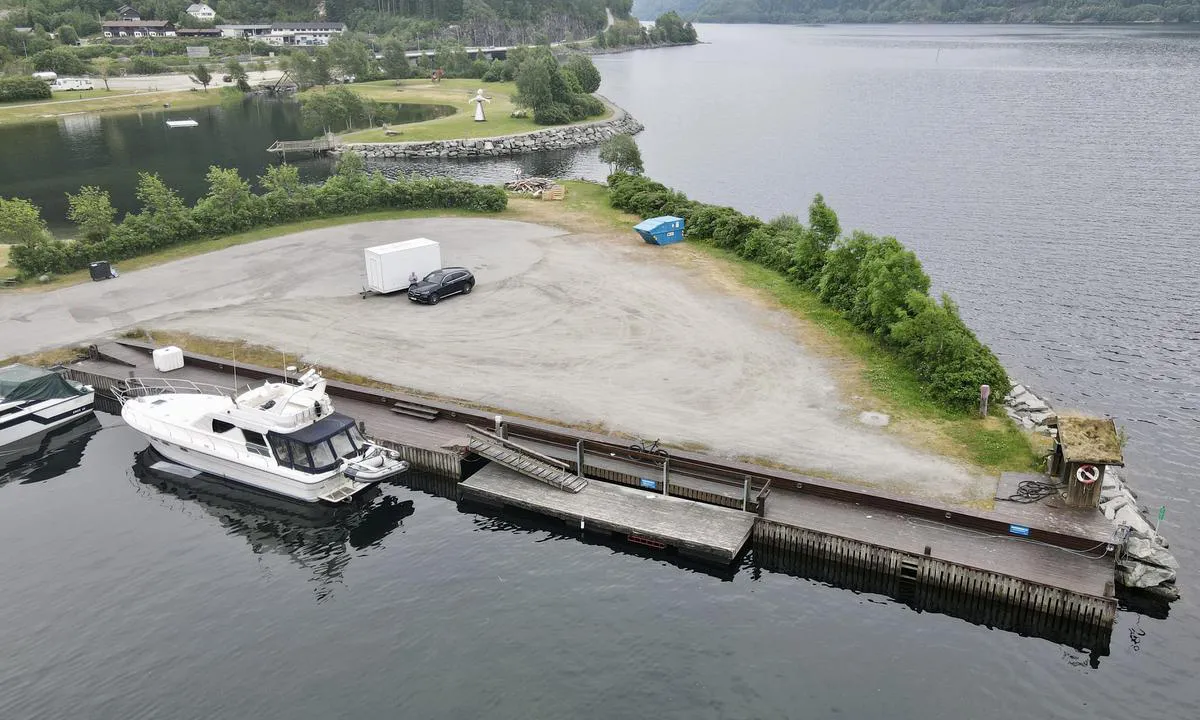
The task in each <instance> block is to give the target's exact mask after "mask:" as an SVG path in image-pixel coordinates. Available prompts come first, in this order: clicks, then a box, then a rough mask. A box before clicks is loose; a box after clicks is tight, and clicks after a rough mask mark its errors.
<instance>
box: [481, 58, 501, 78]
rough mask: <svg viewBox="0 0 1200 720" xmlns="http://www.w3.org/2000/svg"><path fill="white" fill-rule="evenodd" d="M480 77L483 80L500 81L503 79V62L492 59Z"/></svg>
mask: <svg viewBox="0 0 1200 720" xmlns="http://www.w3.org/2000/svg"><path fill="white" fill-rule="evenodd" d="M480 79H482V80H483V81H484V82H500V81H501V80H503V79H504V63H502V62H500V61H499V60H493V61H492V62H491V64H490V65H488V67H487V71H485V72H484V73H483V76H482V77H481V78H480Z"/></svg>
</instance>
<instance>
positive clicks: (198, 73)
mask: <svg viewBox="0 0 1200 720" xmlns="http://www.w3.org/2000/svg"><path fill="white" fill-rule="evenodd" d="M192 80H194V81H195V82H198V83H200V84H201V85H203V86H204V92H208V85H209V83H211V82H212V72H211V71H209V69H208V66H207V65H205V64H204V63H200V64H199V65H197V66H196V69H195V70H193V71H192Z"/></svg>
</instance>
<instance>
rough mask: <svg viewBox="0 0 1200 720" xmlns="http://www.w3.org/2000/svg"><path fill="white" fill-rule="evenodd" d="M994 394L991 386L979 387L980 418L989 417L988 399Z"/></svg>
mask: <svg viewBox="0 0 1200 720" xmlns="http://www.w3.org/2000/svg"><path fill="white" fill-rule="evenodd" d="M991 394H992V388H991V386H989V385H980V386H979V416H980V417H987V411H988V397H989V396H991Z"/></svg>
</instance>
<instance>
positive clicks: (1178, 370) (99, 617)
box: [0, 26, 1200, 720]
mask: <svg viewBox="0 0 1200 720" xmlns="http://www.w3.org/2000/svg"><path fill="white" fill-rule="evenodd" d="M700 34H701V36H702V38H704V39H705V40H707V41H709V43H711V44H706V45H701V46H697V47H692V48H671V49H663V50H649V51H639V52H635V53H629V54H625V55H614V56H604V57H599V58H597V59H596V62H597V65H598V66H599V67H600V68H601V71H602V73H603V74H604V77H605V80H604V86H603V88H602V92H603V93H604V94H606V95H607V96H608V97H610V98H611V99H613V100H614V101H616V102H617V103H619V104H621V105H622V106H624V107H626V108H627V109H629V110H630V111H631V112H632V113H633V114H634V115H636V116H637V117H638V118H639V119H640V120H642V121H643V122H644V123H645V124H646V126H647V130H646V132H645V133H643V134H642V135H641V136H639V138H638V142H639V144H640V146H641V148H642V152H643V155H644V157H645V160H646V165H647V169H648V171H649V172H650V174H651V175H653V176H654V177H656V178H659V179H661V180H663V181H665V182H668V183H669V184H671V185H673V186H675V187H677V188H679V189H681V190H683V191H685V192H687V193H689V194H690V195H692V196H694V197H697V198H699V199H703V200H709V201H716V202H721V203H727V204H730V205H734V206H737V207H740V208H743V209H745V210H748V211H753V212H757V213H760V214H762V215H764V216H773V215H776V214H779V213H781V212H795V213H799V214H803V213H804V209H805V207H806V206H807V203H808V201H809V199H810V198H811V197H812V195H813V194H814V193H816V192H822V193H824V194H825V196H826V198H827V200H828V201H829V202H830V203H831V204H832V205H833V207H834V208H836V209H837V210H838V212H839V213H840V215H841V218H842V221H843V226H844V227H846V228H863V229H866V230H870V231H873V232H879V233H890V234H895V235H896V236H897V237H899V238H900V239H901V240H902V241H903V242H905V243H906V244H908V245H910V246H911V247H913V248H914V249H916V250H917V252H918V254H919V255H920V257H921V258H922V260H923V262H924V263H925V267H926V269H927V270H928V272H929V273H930V275H931V276H932V277H933V279H934V282H935V284H936V285H937V286H938V288H939V289H943V290H946V291H947V292H949V293H951V294H952V295H953V296H954V297H955V298H956V299H957V300H958V301H959V303H960V305H961V306H962V309H963V314H964V315H965V316H966V317H967V319H968V320H969V322H970V323H971V324H972V326H973V327H975V328H977V329H978V331H979V332H980V335H981V336H982V337H983V338H984V339H985V340H986V341H987V342H989V343H990V344H991V345H992V347H993V348H995V349H996V351H997V352H998V354H999V355H1000V356H1001V358H1002V359H1003V360H1004V362H1005V364H1006V365H1007V366H1008V367H1009V368H1010V370H1011V371H1012V374H1013V376H1014V378H1015V379H1017V380H1018V381H1023V382H1027V383H1028V384H1029V385H1030V386H1032V387H1033V388H1034V389H1035V390H1036V391H1038V392H1040V393H1043V394H1045V395H1047V396H1048V397H1049V398H1050V399H1051V400H1052V401H1053V402H1054V403H1055V404H1056V405H1058V406H1059V407H1063V408H1081V409H1085V410H1088V411H1092V412H1101V413H1110V414H1112V415H1113V416H1114V417H1115V418H1116V419H1117V422H1118V423H1119V424H1121V425H1123V426H1124V427H1125V428H1126V429H1127V431H1128V433H1129V436H1130V442H1129V446H1128V448H1127V461H1128V464H1129V465H1130V467H1129V475H1130V476H1131V478H1132V481H1133V483H1134V485H1135V488H1136V489H1138V490H1139V492H1140V493H1141V499H1142V501H1143V502H1145V503H1147V504H1149V505H1151V506H1155V507H1157V506H1159V505H1164V504H1165V505H1166V506H1167V508H1168V510H1167V515H1166V520H1165V522H1164V523H1163V530H1164V533H1165V534H1166V535H1167V537H1168V538H1170V539H1171V541H1172V549H1173V551H1174V552H1175V553H1176V555H1177V556H1178V558H1179V560H1180V562H1181V563H1182V564H1183V568H1182V570H1181V574H1182V579H1181V585H1182V589H1183V592H1184V598H1183V599H1182V600H1181V601H1179V602H1177V603H1175V604H1174V605H1173V606H1172V607H1171V612H1170V614H1169V616H1168V617H1167V618H1165V619H1163V618H1160V619H1156V618H1151V617H1146V616H1141V615H1137V614H1135V613H1132V612H1127V611H1126V612H1122V613H1121V615H1120V617H1119V619H1118V625H1117V628H1116V630H1115V631H1114V634H1113V638H1112V643H1111V645H1110V647H1109V648H1108V654H1107V655H1105V656H1102V657H1098V658H1089V656H1088V655H1087V654H1086V653H1083V652H1080V651H1077V650H1074V649H1071V648H1068V647H1064V646H1061V645H1057V644H1054V643H1052V642H1049V641H1047V640H1044V639H1038V638H1029V637H1021V636H1020V635H1018V634H1014V633H1010V632H1003V631H998V630H991V629H988V628H986V627H981V626H977V625H972V624H969V623H967V622H964V621H962V620H958V619H955V618H952V617H948V616H944V615H937V614H932V613H916V612H914V611H912V610H911V609H909V608H907V607H905V606H903V605H900V604H898V603H895V602H892V601H890V600H887V599H886V598H880V597H877V596H873V595H867V594H855V593H851V592H848V591H844V590H838V589H835V588H831V587H827V586H825V585H823V584H821V583H819V582H815V581H809V580H803V579H798V578H794V577H789V576H785V575H781V574H777V573H772V572H768V571H764V570H760V569H756V568H753V567H751V566H749V565H748V566H747V567H744V568H743V569H741V570H740V571H739V572H738V573H736V574H734V575H732V576H724V577H716V576H713V575H709V574H705V573H700V572H695V571H692V570H688V569H686V568H681V567H677V566H675V565H671V564H667V563H665V562H662V561H660V560H655V559H652V558H646V557H640V556H637V555H634V554H628V553H623V552H617V551H615V550H613V549H612V548H609V547H607V546H605V545H596V544H585V543H580V542H578V541H577V540H574V539H571V538H564V537H561V536H558V535H555V534H553V533H551V532H548V531H546V530H537V529H522V528H518V527H513V526H511V525H508V524H506V523H505V522H502V521H498V520H495V519H490V518H486V517H483V516H479V515H475V514H472V513H469V512H460V511H459V510H458V509H456V507H455V505H454V503H453V502H451V501H448V500H445V499H442V498H440V497H438V496H436V495H435V494H430V493H426V492H421V491H418V490H412V489H409V488H406V487H389V488H387V490H386V493H385V496H384V497H381V498H379V499H377V500H376V502H375V504H374V506H373V507H372V508H371V509H370V510H369V511H368V512H366V513H364V514H362V515H360V516H354V517H347V518H297V517H295V516H293V515H288V514H283V513H280V512H277V511H275V510H272V509H269V508H263V507H260V506H257V505H253V504H248V503H246V502H245V501H244V500H242V499H239V498H230V497H227V496H226V495H216V494H213V493H211V492H197V491H195V489H194V488H193V487H192V486H183V487H180V486H178V485H177V484H174V483H171V482H170V481H167V480H163V479H161V478H159V477H157V476H155V475H153V474H152V473H150V474H148V473H147V472H146V471H145V470H144V469H142V468H140V467H139V466H138V456H137V452H138V451H139V450H141V449H142V448H144V447H145V443H144V442H143V441H141V440H140V439H139V438H138V437H137V436H136V435H135V434H134V433H132V432H131V431H129V430H128V429H126V428H124V427H123V426H122V425H121V423H120V422H119V420H117V419H116V418H114V417H112V416H108V415H102V416H101V418H100V421H99V423H98V425H99V426H101V429H99V430H96V431H95V432H91V433H88V432H81V433H80V434H79V436H78V437H75V438H67V439H65V440H63V441H61V442H59V443H58V445H60V446H61V447H60V448H59V449H58V450H56V451H55V452H54V453H52V454H50V456H49V457H48V458H47V459H44V460H42V461H39V462H38V463H32V464H31V463H23V464H22V465H21V466H20V467H21V469H20V470H18V471H17V472H14V473H10V474H9V475H8V476H7V478H6V479H0V547H4V548H5V552H3V553H0V577H3V578H5V582H4V583H2V584H0V646H2V647H3V648H4V652H3V653H0V717H2V718H6V719H7V718H22V719H23V718H42V717H69V716H80V715H86V716H87V717H89V718H122V719H124V718H171V719H175V718H212V717H251V716H253V717H260V718H287V719H288V720H296V719H298V718H326V717H332V716H349V717H384V716H388V717H390V716H410V715H411V716H414V717H427V718H443V717H445V718H452V717H453V718H459V717H471V716H476V715H480V714H482V713H484V712H486V713H487V715H488V717H494V718H537V717H571V716H574V717H646V716H653V717H667V718H675V717H679V718H766V717H804V718H826V717H829V718H832V717H840V718H889V719H890V718H937V717H956V718H957V717H970V718H997V719H1000V718H1005V719H1007V718H1012V717H1037V718H1079V719H1081V720H1083V719H1087V720H1092V719H1093V718H1124V717H1136V718H1168V719H1180V720H1182V719H1184V718H1194V717H1196V714H1197V707H1200V684H1198V683H1197V682H1196V680H1195V672H1196V669H1197V668H1198V667H1200V611H1198V610H1197V604H1196V597H1197V596H1198V593H1200V582H1197V575H1196V564H1197V563H1196V558H1197V552H1198V551H1200V536H1198V535H1197V532H1196V530H1195V525H1196V520H1197V510H1196V502H1197V493H1198V492H1200V491H1198V490H1197V489H1196V484H1195V475H1196V468H1197V467H1198V466H1200V356H1198V352H1197V347H1198V346H1197V341H1200V320H1198V319H1197V310H1198V309H1200V292H1198V291H1197V290H1196V287H1195V278H1196V276H1197V273H1198V271H1200V250H1198V249H1197V245H1196V243H1197V240H1198V238H1197V234H1198V233H1197V230H1196V227H1197V226H1198V223H1197V220H1198V219H1200V218H1198V215H1200V212H1198V211H1197V210H1196V205H1195V198H1196V197H1197V192H1198V191H1200V174H1198V172H1197V169H1196V168H1197V165H1196V163H1197V158H1198V157H1200V97H1198V96H1197V94H1196V92H1195V80H1196V78H1197V77H1200V35H1198V34H1193V33H1188V32H1177V31H1164V30H1158V29H1141V28H1139V29H1123V28H1036V27H1012V28H1010V27H1002V28H1000V27H962V26H954V27H921V26H917V27H913V26H906V27H825V28H793V27H768V26H702V27H701V28H700ZM273 111H274V109H273V108H250V109H240V110H238V111H237V112H239V113H247V112H263V113H264V120H263V121H262V123H261V124H259V122H258V121H257V120H254V119H252V118H250V117H248V116H245V115H239V116H237V117H239V118H241V120H239V121H238V122H239V123H240V124H238V125H237V126H236V127H237V128H238V132H233V133H223V132H218V127H219V123H221V122H228V121H229V120H228V118H229V117H230V116H231V112H230V111H227V110H225V111H223V110H220V109H214V110H211V111H209V112H211V113H213V115H212V118H211V121H209V122H204V121H203V120H202V125H201V127H199V128H195V129H194V130H200V131H202V132H201V133H197V134H195V135H191V136H189V137H190V138H196V137H202V138H205V142H204V144H201V143H197V142H189V143H179V142H177V141H175V140H173V138H174V137H175V136H174V135H173V133H174V132H176V131H167V130H165V128H163V126H162V123H161V118H157V119H154V118H144V119H142V120H138V119H136V118H124V119H121V120H119V121H113V122H110V121H107V120H105V121H100V122H99V123H98V124H97V129H95V130H91V131H89V132H90V133H92V134H91V136H90V137H93V138H98V139H95V140H88V141H85V140H80V141H79V144H78V145H77V146H76V149H75V150H74V151H67V150H65V149H64V148H63V144H64V142H65V141H64V137H66V135H64V133H65V132H66V131H65V124H63V123H59V124H58V125H54V124H51V125H49V126H48V127H47V128H46V129H45V130H37V131H32V130H23V132H27V133H32V134H33V135H31V138H32V137H33V136H34V135H38V134H39V133H44V137H42V139H41V140H39V141H38V142H40V143H41V145H37V146H34V145H32V144H31V143H32V142H33V140H32V139H31V140H28V141H26V140H22V141H21V142H20V143H18V144H17V145H12V144H10V143H9V142H8V140H7V137H6V136H3V135H0V141H4V142H5V145H4V147H5V148H6V151H5V153H3V154H2V155H0V195H10V194H17V195H23V196H29V195H32V194H36V193H45V195H46V196H47V197H49V196H51V195H53V194H54V193H61V192H62V191H63V190H62V186H63V184H65V185H66V186H67V188H68V189H74V187H77V186H78V185H80V184H86V183H96V184H114V183H116V176H117V175H119V174H121V173H128V174H130V175H132V173H133V171H134V169H135V168H142V167H147V166H149V167H157V168H160V169H161V170H162V172H163V173H164V176H165V177H167V178H168V181H169V182H172V183H173V184H175V185H176V186H179V187H184V186H185V185H186V183H187V182H188V179H187V178H186V177H184V176H185V175H187V174H188V173H195V175H196V176H198V175H199V174H201V173H202V171H203V169H204V168H205V167H206V166H207V165H208V164H210V163H213V162H229V163H238V164H239V166H240V167H242V168H243V170H244V174H245V175H248V176H249V175H255V174H257V173H259V172H261V167H262V166H264V165H265V163H266V162H268V161H269V158H267V157H265V156H264V155H263V154H262V153H261V149H262V148H265V147H266V145H267V144H269V142H270V141H271V140H272V139H274V138H275V137H286V136H287V135H286V133H287V132H289V127H295V126H294V125H289V124H288V123H294V118H293V119H289V117H288V115H287V112H286V111H281V112H279V113H278V114H277V115H274V114H272V113H273ZM189 114H191V115H192V116H194V117H197V119H201V118H200V117H199V116H198V114H197V113H194V112H193V113H189ZM222 118H224V119H222ZM680 118H686V121H685V122H681V121H680ZM138 122H144V124H141V125H139V124H137V123H138ZM206 126H212V127H211V128H210V127H206ZM255 128H257V130H256V129H255ZM0 132H5V131H0ZM189 132H190V131H189ZM206 132H207V133H209V134H207V135H206V134H204V133H206ZM254 132H258V133H260V134H259V135H258V136H256V137H255V138H251V137H250V135H252V134H253V133H254ZM39 136H40V135H39ZM293 136H295V135H293ZM300 136H302V135H300ZM8 137H11V136H8ZM143 140H144V141H145V144H143ZM35 147H40V148H41V150H38V151H37V152H36V153H35V152H34V150H33V148H35ZM99 147H103V148H106V149H105V150H104V151H103V152H105V153H108V154H107V156H106V157H107V159H104V158H103V157H98V158H97V159H94V160H90V161H88V162H83V159H84V157H86V156H87V153H88V152H89V148H90V149H91V151H95V152H98V153H99V152H101V151H100V150H98V149H97V148H99ZM13 150H16V152H13ZM218 155H219V157H218ZM88 163H91V164H88ZM154 163H159V165H154ZM516 167H522V168H523V169H524V170H525V171H526V173H527V174H533V173H538V174H560V175H568V176H570V175H584V176H590V177H599V176H600V175H601V174H602V172H603V169H602V167H601V166H600V165H599V164H598V162H597V161H596V159H595V151H594V150H590V151H581V152H578V153H562V154H555V155H543V156H533V157H528V158H522V159H520V160H511V161H504V162H496V163H456V164H451V163H426V164H421V165H404V166H402V168H401V169H402V170H404V171H408V172H412V171H416V172H421V173H425V174H437V173H448V174H453V175H457V176H463V177H480V178H487V179H504V178H506V177H508V176H511V174H512V171H513V169H514V168H516ZM89 168H90V169H89ZM255 168H257V169H255ZM168 171H170V172H172V173H176V174H175V175H168V174H167V173H168ZM307 172H309V173H310V174H311V175H312V176H318V175H319V174H320V173H321V172H322V170H321V167H320V166H319V165H313V166H308V167H307ZM192 181H193V182H198V181H196V180H195V179H194V178H193V180H192ZM130 182H131V181H130ZM129 187H131V185H130V186H129ZM114 188H116V185H115V184H114ZM118 197H119V196H118ZM0 354H2V353H0ZM91 429H93V430H94V429H95V428H91ZM84 430H87V428H85V429H84ZM410 502H411V506H410V505H409V503H410ZM748 562H752V561H748Z"/></svg>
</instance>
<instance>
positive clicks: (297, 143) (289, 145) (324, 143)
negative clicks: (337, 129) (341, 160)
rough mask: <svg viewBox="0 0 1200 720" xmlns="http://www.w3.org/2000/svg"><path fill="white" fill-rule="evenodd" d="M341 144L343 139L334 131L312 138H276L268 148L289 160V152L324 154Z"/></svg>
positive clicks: (269, 150) (270, 151)
mask: <svg viewBox="0 0 1200 720" xmlns="http://www.w3.org/2000/svg"><path fill="white" fill-rule="evenodd" d="M340 145H341V140H340V139H339V138H338V136H337V135H334V134H333V133H327V134H326V135H324V136H322V137H319V138H313V139H312V140H276V141H275V142H273V143H271V147H269V148H267V152H269V153H279V154H280V155H282V156H283V159H284V160H285V161H286V160H287V154H288V153H292V154H293V155H294V154H296V153H308V154H310V155H324V154H325V153H328V152H332V151H334V150H337V149H338V147H339V146H340Z"/></svg>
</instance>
